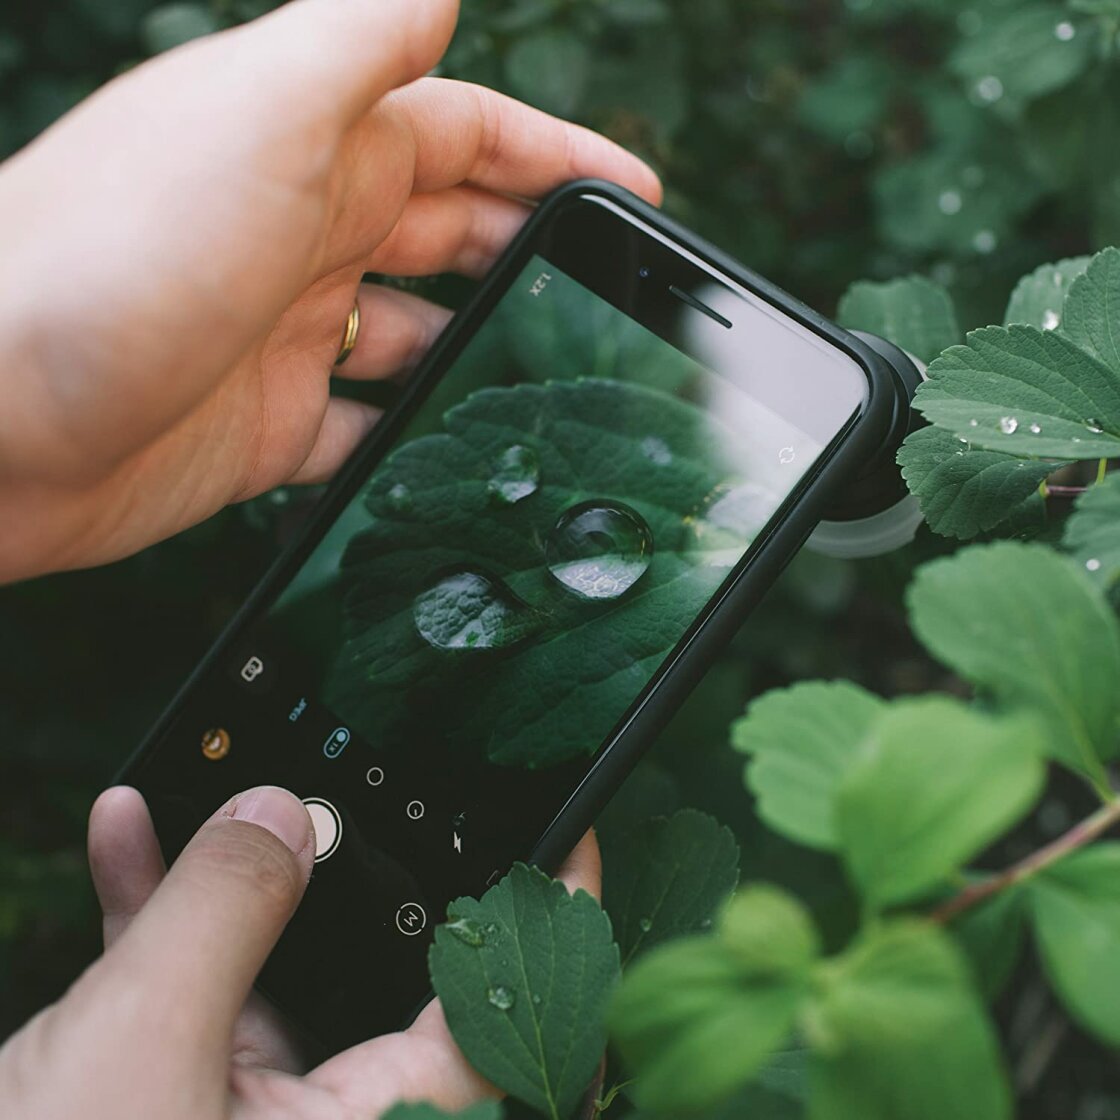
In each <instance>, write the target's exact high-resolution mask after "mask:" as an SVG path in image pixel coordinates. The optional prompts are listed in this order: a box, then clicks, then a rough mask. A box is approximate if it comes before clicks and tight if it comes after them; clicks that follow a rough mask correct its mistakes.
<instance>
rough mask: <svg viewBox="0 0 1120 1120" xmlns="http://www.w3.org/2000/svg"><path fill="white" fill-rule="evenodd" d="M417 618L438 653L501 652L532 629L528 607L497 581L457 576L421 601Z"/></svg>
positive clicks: (478, 574)
mask: <svg viewBox="0 0 1120 1120" xmlns="http://www.w3.org/2000/svg"><path fill="white" fill-rule="evenodd" d="M412 617H413V620H414V621H415V623H416V629H417V631H419V634H420V637H422V638H423V639H424V641H426V642H427V643H428V644H429V645H431V646H434V647H435V648H436V649H496V648H499V647H502V646H508V645H512V644H513V643H514V642H516V641H519V640H520V639H521V638H523V637H525V635H526V634H527V633H528V632H529V630H530V629H531V621H532V620H531V615H530V612H529V610H528V608H527V607H526V606H525V604H524V603H522V602H521V600H520V599H518V598H517V596H515V595H514V594H513V592H512V591H510V589H509V588H508V587H506V585H505V584H504V583H502V581H501V580H500V579H498V578H497V577H490V576H485V575H483V574H482V573H481V572H472V571H462V572H452V573H451V574H450V575H446V576H444V577H443V578H442V579H440V580H439V581H438V582H437V583H436V584H435V585H434V586H433V587H431V588H429V589H428V590H427V591H422V592H421V593H420V594H419V595H417V596H416V601H415V603H413V607H412Z"/></svg>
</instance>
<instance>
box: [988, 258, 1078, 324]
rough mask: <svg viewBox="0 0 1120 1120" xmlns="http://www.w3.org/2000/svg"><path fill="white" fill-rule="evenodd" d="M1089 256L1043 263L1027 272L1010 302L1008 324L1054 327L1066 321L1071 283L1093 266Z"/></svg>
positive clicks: (1006, 320)
mask: <svg viewBox="0 0 1120 1120" xmlns="http://www.w3.org/2000/svg"><path fill="white" fill-rule="evenodd" d="M1089 260H1090V258H1089V257H1067V258H1066V259H1065V260H1061V261H1058V263H1057V264H1040V265H1039V266H1038V268H1036V269H1035V270H1034V272H1032V273H1029V274H1028V275H1027V276H1024V277H1023V278H1022V279H1021V280H1020V281H1019V283H1018V284H1016V285H1015V290H1014V291H1013V292H1012V293H1011V299H1010V300H1009V301H1008V304H1007V311H1006V312H1005V313H1004V316H1003V324H1004V326H1007V327H1009V326H1011V325H1012V324H1013V323H1020V324H1024V325H1026V326H1029V327H1038V329H1039V330H1042V331H1052V330H1054V329H1055V328H1056V327H1057V326H1058V324H1059V323H1060V322H1061V321H1062V305H1063V303H1064V302H1065V298H1066V294H1067V293H1068V292H1069V290H1070V285H1071V284H1072V283H1073V282H1074V280H1076V279H1077V277H1078V276H1080V275H1081V274H1082V273H1083V272H1084V271H1085V269H1086V268H1088V266H1089Z"/></svg>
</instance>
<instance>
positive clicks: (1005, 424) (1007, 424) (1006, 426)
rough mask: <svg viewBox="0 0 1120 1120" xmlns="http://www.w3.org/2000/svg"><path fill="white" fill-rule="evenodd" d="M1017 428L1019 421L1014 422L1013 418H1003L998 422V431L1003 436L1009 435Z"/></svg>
mask: <svg viewBox="0 0 1120 1120" xmlns="http://www.w3.org/2000/svg"><path fill="white" fill-rule="evenodd" d="M1018 427H1019V421H1018V420H1016V419H1015V417H1014V416H1005V417H1003V419H1002V420H1000V422H999V430H1000V431H1001V432H1003V434H1004V435H1005V436H1009V435H1011V434H1012V432H1014V431H1015V429H1016V428H1018Z"/></svg>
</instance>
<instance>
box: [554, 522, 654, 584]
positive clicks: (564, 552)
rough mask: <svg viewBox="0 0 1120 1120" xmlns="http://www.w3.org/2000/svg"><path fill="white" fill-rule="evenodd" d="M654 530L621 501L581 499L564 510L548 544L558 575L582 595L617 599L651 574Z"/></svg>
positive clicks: (556, 575)
mask: <svg viewBox="0 0 1120 1120" xmlns="http://www.w3.org/2000/svg"><path fill="white" fill-rule="evenodd" d="M652 556H653V534H652V533H651V532H650V531H649V526H648V525H647V524H646V523H645V521H644V520H643V519H642V516H641V514H639V513H638V512H637V511H636V510H633V509H631V508H630V507H629V506H625V505H623V504H622V503H621V502H612V501H607V500H595V501H590V502H581V503H580V504H579V505H575V506H572V507H571V508H570V509H568V510H566V511H565V512H564V513H562V514H561V515H560V519H559V520H558V521H557V522H556V524H555V526H553V528H552V531H551V532H550V533H549V535H548V541H547V543H546V545H545V560H546V562H547V564H548V570H549V571H550V572H551V573H552V575H553V576H554V577H555V579H556V580H557V581H558V582H559V583H560V584H561V585H562V586H563V587H564V588H565V589H566V590H568V591H570V592H572V594H573V595H577V596H579V598H581V599H591V600H603V599H617V598H618V597H619V596H620V595H624V594H625V593H626V592H627V591H629V590H630V588H631V587H633V586H634V584H635V583H637V582H638V580H639V579H641V578H642V576H643V575H645V573H646V570H647V569H648V568H649V562H650V559H651V558H652Z"/></svg>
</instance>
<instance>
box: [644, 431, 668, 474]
mask: <svg viewBox="0 0 1120 1120" xmlns="http://www.w3.org/2000/svg"><path fill="white" fill-rule="evenodd" d="M642 454H643V455H644V456H645V457H646V458H647V459H648V460H649V461H650V462H651V463H656V464H657V466H659V467H667V466H668V465H669V464H670V463H671V462H672V461H673V453H672V452H671V451H670V450H669V445H668V444H667V443H666V442H665V441H664V440H663V439H658V438H657V436H646V438H645V439H644V440H642Z"/></svg>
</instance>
